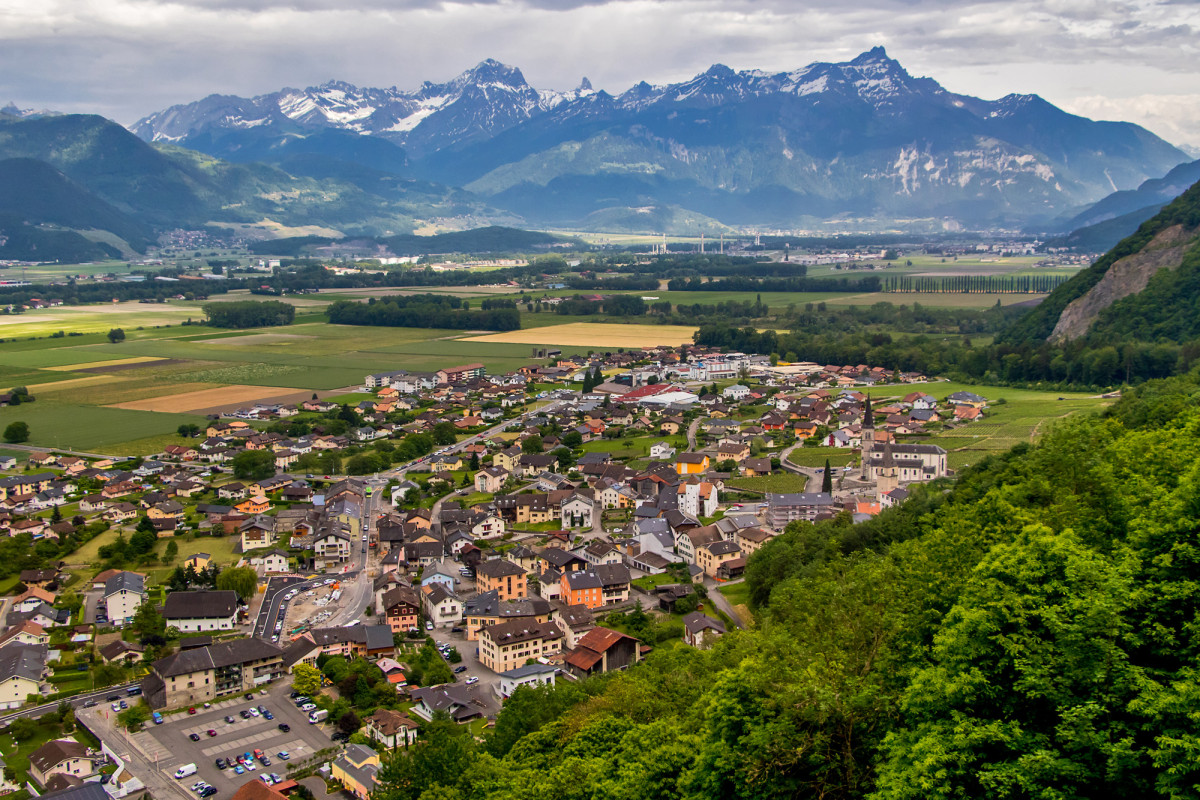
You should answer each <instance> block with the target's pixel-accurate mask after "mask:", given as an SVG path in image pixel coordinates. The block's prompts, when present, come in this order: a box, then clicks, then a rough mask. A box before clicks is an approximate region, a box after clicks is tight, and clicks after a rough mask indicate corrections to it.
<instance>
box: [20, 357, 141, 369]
mask: <svg viewBox="0 0 1200 800" xmlns="http://www.w3.org/2000/svg"><path fill="white" fill-rule="evenodd" d="M162 360H163V359H162V358H160V357H158V356H134V357H133V358H114V359H112V360H111V361H85V362H83V363H81V364H67V365H65V366H61V367H42V369H49V370H53V371H55V372H75V371H77V370H84V369H90V370H94V369H96V368H97V367H120V366H124V365H125V364H147V363H150V362H151V361H162Z"/></svg>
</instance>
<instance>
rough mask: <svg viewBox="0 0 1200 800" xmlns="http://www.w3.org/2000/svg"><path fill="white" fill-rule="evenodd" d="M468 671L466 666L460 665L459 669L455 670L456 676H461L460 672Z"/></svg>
mask: <svg viewBox="0 0 1200 800" xmlns="http://www.w3.org/2000/svg"><path fill="white" fill-rule="evenodd" d="M466 671H467V665H466V664H459V665H458V666H457V667H455V668H454V674H455V675H457V674H459V673H460V672H466Z"/></svg>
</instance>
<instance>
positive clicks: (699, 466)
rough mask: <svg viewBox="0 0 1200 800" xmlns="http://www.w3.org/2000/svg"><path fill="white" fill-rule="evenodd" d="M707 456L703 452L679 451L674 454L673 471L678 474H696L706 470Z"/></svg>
mask: <svg viewBox="0 0 1200 800" xmlns="http://www.w3.org/2000/svg"><path fill="white" fill-rule="evenodd" d="M710 466H711V465H710V463H709V459H708V456H706V455H704V454H703V453H680V454H679V455H677V456H675V471H676V472H678V473H679V474H680V475H698V474H700V473H702V472H708V470H709V467H710Z"/></svg>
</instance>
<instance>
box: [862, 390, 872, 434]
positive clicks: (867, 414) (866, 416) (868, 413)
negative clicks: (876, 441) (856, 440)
mask: <svg viewBox="0 0 1200 800" xmlns="http://www.w3.org/2000/svg"><path fill="white" fill-rule="evenodd" d="M862 426H863V427H864V428H871V429H872V430H873V429H874V428H875V410H874V409H873V408H871V395H870V393H869V392H868V393H867V407H866V410H864V411H863V424H862Z"/></svg>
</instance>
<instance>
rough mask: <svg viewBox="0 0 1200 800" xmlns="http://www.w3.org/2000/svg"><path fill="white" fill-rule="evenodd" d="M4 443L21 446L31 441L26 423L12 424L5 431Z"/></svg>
mask: <svg viewBox="0 0 1200 800" xmlns="http://www.w3.org/2000/svg"><path fill="white" fill-rule="evenodd" d="M4 441H6V442H8V443H9V444H20V443H21V442H27V441H29V425H27V424H26V423H24V422H21V421H19V420H18V421H17V422H10V423H8V427H7V428H5V429H4Z"/></svg>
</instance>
